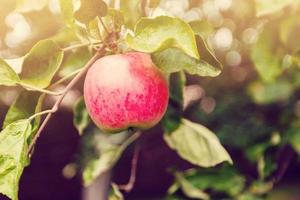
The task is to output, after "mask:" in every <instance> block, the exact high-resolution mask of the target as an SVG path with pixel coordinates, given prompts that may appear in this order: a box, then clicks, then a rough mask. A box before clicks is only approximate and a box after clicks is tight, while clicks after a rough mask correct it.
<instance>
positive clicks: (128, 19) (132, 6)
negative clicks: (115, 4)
mask: <svg viewBox="0 0 300 200" xmlns="http://www.w3.org/2000/svg"><path fill="white" fill-rule="evenodd" d="M141 2H142V1H141V0H121V1H120V9H121V11H122V12H123V13H124V17H125V24H126V25H127V26H128V27H129V28H133V27H134V25H135V24H136V22H137V21H138V20H139V19H140V18H141V17H142V16H143V10H142V6H141Z"/></svg>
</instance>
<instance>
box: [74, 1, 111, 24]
mask: <svg viewBox="0 0 300 200" xmlns="http://www.w3.org/2000/svg"><path fill="white" fill-rule="evenodd" d="M80 2H81V6H80V8H79V10H77V11H76V12H75V14H74V16H75V18H76V19H77V20H78V21H79V22H81V23H83V24H88V23H89V22H90V21H92V20H93V19H95V18H96V17H97V16H98V17H104V16H105V15H106V14H107V5H106V3H105V2H104V1H102V0H81V1H80Z"/></svg>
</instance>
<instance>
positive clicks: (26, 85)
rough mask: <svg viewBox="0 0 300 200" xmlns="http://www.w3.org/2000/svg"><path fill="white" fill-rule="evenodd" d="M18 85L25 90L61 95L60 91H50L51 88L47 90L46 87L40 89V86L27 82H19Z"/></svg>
mask: <svg viewBox="0 0 300 200" xmlns="http://www.w3.org/2000/svg"><path fill="white" fill-rule="evenodd" d="M19 85H21V86H23V87H24V88H26V89H27V90H33V91H38V92H42V93H46V94H49V95H53V96H59V95H62V92H54V91H51V90H47V89H42V88H38V87H34V86H32V85H29V84H27V83H22V82H20V83H19Z"/></svg>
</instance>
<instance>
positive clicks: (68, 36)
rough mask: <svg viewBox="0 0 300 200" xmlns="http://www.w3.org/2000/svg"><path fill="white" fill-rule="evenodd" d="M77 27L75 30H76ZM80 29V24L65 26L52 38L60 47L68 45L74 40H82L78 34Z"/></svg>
mask: <svg viewBox="0 0 300 200" xmlns="http://www.w3.org/2000/svg"><path fill="white" fill-rule="evenodd" d="M74 29H75V31H74ZM79 31H80V29H79V27H78V26H76V27H73V28H70V27H64V28H62V29H60V30H59V31H58V32H57V33H56V34H55V35H54V36H52V37H51V38H50V39H51V40H53V41H54V42H55V43H57V44H58V45H59V46H60V47H66V46H69V45H70V44H72V43H74V42H80V41H79V38H78V37H77V36H78V35H76V32H79Z"/></svg>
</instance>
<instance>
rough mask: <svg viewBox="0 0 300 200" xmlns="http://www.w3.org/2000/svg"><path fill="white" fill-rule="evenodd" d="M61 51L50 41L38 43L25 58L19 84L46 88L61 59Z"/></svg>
mask: <svg viewBox="0 0 300 200" xmlns="http://www.w3.org/2000/svg"><path fill="white" fill-rule="evenodd" d="M63 55H64V54H63V51H62V50H61V49H60V47H59V46H58V45H57V44H56V43H55V42H53V41H52V40H48V39H46V40H42V41H40V42H38V43H37V44H36V45H34V46H33V48H32V49H31V50H30V52H29V53H28V54H27V55H26V56H25V58H24V62H23V66H22V72H21V74H20V78H21V82H22V83H25V84H27V85H32V86H34V87H37V88H46V87H48V86H49V85H50V83H51V80H52V78H53V76H54V75H55V73H56V72H57V70H58V69H59V67H60V64H61V62H62V59H63Z"/></svg>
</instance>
